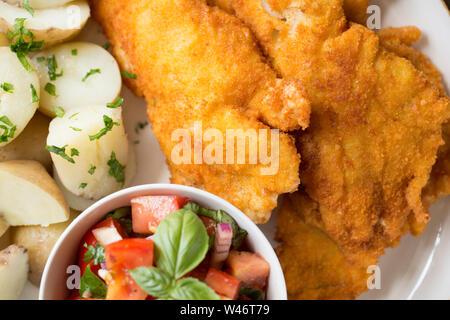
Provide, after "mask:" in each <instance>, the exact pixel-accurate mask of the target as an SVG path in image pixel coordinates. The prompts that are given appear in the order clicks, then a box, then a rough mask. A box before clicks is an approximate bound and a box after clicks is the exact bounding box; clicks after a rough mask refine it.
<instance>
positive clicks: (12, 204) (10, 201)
mask: <svg viewBox="0 0 450 320" xmlns="http://www.w3.org/2000/svg"><path fill="white" fill-rule="evenodd" d="M0 212H2V214H3V217H4V218H5V220H6V221H7V222H8V223H9V225H11V226H24V225H43V226H46V225H50V224H52V223H58V222H63V221H66V220H67V219H68V218H69V206H68V205H67V202H66V200H65V199H64V195H63V193H62V192H61V190H59V188H58V186H57V185H56V183H55V181H54V180H53V179H52V177H50V175H49V174H48V173H47V171H46V170H45V168H44V167H43V166H42V165H41V164H40V163H39V162H37V161H30V160H13V161H5V162H1V163H0Z"/></svg>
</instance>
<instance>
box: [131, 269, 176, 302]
mask: <svg viewBox="0 0 450 320" xmlns="http://www.w3.org/2000/svg"><path fill="white" fill-rule="evenodd" d="M130 275H131V277H132V278H133V279H134V281H136V283H137V284H138V285H139V287H141V289H142V290H144V291H145V292H147V293H148V294H149V295H151V296H153V297H155V298H163V299H164V298H169V291H170V288H171V287H172V286H173V283H172V279H171V278H170V276H169V275H167V274H166V273H165V272H164V271H162V270H160V269H157V268H155V267H141V268H137V269H133V270H130Z"/></svg>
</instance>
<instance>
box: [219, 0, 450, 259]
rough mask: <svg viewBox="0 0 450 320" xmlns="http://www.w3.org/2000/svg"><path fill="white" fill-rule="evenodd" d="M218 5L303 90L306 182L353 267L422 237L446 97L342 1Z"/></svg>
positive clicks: (249, 0) (240, 0) (301, 142)
mask: <svg viewBox="0 0 450 320" xmlns="http://www.w3.org/2000/svg"><path fill="white" fill-rule="evenodd" d="M216 3H217V4H218V5H219V6H220V7H222V8H224V9H226V10H228V11H229V12H234V13H235V14H236V15H237V16H238V17H239V18H240V19H241V20H242V21H244V22H245V23H246V24H247V25H248V26H250V28H251V30H252V31H253V32H254V34H255V35H256V37H257V39H258V40H259V41H260V43H261V46H262V47H263V49H264V50H265V52H266V54H267V55H268V57H269V58H270V59H271V62H272V65H273V66H274V68H275V69H276V70H277V71H278V72H279V73H280V74H281V75H282V76H283V77H286V78H295V79H298V80H299V81H300V82H301V83H302V84H303V86H304V87H305V88H306V91H307V95H308V97H309V98H310V100H311V107H312V114H311V124H310V127H309V128H308V129H307V130H306V132H305V133H300V134H298V144H297V145H298V149H299V152H300V153H301V154H302V166H301V168H300V178H301V180H302V184H303V185H304V188H305V191H306V193H307V194H308V196H309V197H310V198H311V199H312V201H314V202H316V203H317V206H318V212H319V215H320V220H321V225H322V230H323V231H324V232H325V233H326V234H327V235H328V236H329V237H330V238H331V239H332V240H333V241H334V242H335V243H336V244H337V245H338V246H339V248H341V250H342V252H343V253H344V254H345V256H346V258H347V259H348V260H349V262H350V263H353V264H355V265H359V266H361V265H364V264H365V263H366V262H367V261H369V260H372V261H376V260H377V257H378V256H379V255H380V254H382V253H383V252H384V247H389V246H394V245H396V244H398V243H399V241H400V238H401V236H402V235H404V234H405V233H406V232H408V231H411V232H412V233H414V234H418V233H420V232H421V231H422V230H423V227H424V226H425V225H426V224H427V222H428V220H429V218H430V217H429V213H428V208H427V206H425V205H424V203H422V196H421V194H422V189H423V188H424V186H425V185H426V184H427V181H428V180H429V177H430V172H431V168H432V166H433V164H434V163H435V161H436V155H437V151H438V148H439V147H440V146H441V145H442V144H443V139H442V134H441V131H442V124H443V123H445V122H446V121H447V120H448V118H449V116H450V110H449V104H448V99H447V98H445V97H442V96H441V94H440V92H439V90H438V89H436V88H435V86H434V85H433V84H432V83H431V82H430V81H429V80H428V79H427V77H426V76H425V75H424V73H423V72H421V71H419V70H417V69H416V68H415V67H414V65H413V64H412V63H411V62H410V61H408V60H407V59H404V58H402V57H399V56H397V55H396V54H394V53H391V52H389V51H387V50H386V49H384V48H383V47H381V46H380V45H379V39H378V37H377V35H376V34H375V33H373V32H372V31H370V30H369V29H367V28H365V27H364V26H362V25H359V24H353V23H348V22H347V20H346V18H345V16H344V11H343V1H342V0H331V1H330V0H327V1H325V0H316V1H306V0H300V1H288V0H284V1H275V0H267V1H260V0H245V1H244V0H216ZM264 3H265V4H266V5H264ZM267 6H268V7H269V8H267ZM302 214H304V215H305V216H306V215H307V213H302ZM315 218H316V217H314V219H315ZM305 219H307V218H305ZM311 219H312V218H311ZM311 219H310V220H311Z"/></svg>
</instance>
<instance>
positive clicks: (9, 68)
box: [0, 2, 40, 148]
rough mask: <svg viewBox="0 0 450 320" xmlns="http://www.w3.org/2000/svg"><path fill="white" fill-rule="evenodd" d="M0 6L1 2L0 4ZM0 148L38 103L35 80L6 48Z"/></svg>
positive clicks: (0, 79) (1, 52) (0, 54)
mask: <svg viewBox="0 0 450 320" xmlns="http://www.w3.org/2000/svg"><path fill="white" fill-rule="evenodd" d="M0 3H1V2H0ZM0 61H1V68H0V148H1V147H3V146H5V145H7V144H8V143H10V142H12V141H13V140H14V139H16V138H17V137H18V136H19V134H20V133H21V132H22V131H23V129H24V128H25V127H26V125H27V124H28V122H29V121H30V120H31V118H32V117H33V115H34V113H35V112H36V109H37V108H38V103H37V102H36V101H34V100H33V94H32V89H31V86H34V88H35V89H36V92H37V95H39V89H40V87H39V78H38V76H37V74H36V72H34V71H32V72H28V71H26V70H25V69H24V67H23V66H22V64H21V63H20V62H19V59H17V56H16V54H14V53H13V52H11V50H10V49H9V48H8V47H0Z"/></svg>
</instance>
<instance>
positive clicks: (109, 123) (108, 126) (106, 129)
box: [89, 115, 120, 141]
mask: <svg viewBox="0 0 450 320" xmlns="http://www.w3.org/2000/svg"><path fill="white" fill-rule="evenodd" d="M103 122H104V123H105V127H104V128H103V129H102V130H100V131H99V132H98V133H97V134H95V135H93V136H89V140H91V141H93V140H98V139H100V138H101V137H103V136H104V135H105V134H107V133H108V132H109V131H111V130H112V129H113V127H114V126H120V123H118V122H114V121H113V120H112V119H111V118H110V117H108V116H107V115H103Z"/></svg>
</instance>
